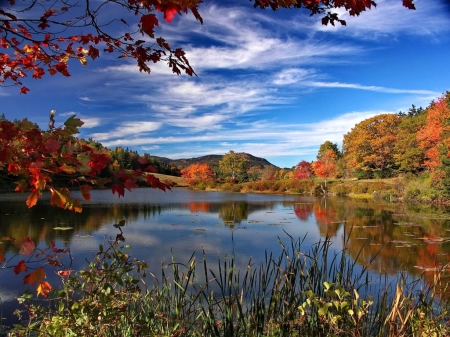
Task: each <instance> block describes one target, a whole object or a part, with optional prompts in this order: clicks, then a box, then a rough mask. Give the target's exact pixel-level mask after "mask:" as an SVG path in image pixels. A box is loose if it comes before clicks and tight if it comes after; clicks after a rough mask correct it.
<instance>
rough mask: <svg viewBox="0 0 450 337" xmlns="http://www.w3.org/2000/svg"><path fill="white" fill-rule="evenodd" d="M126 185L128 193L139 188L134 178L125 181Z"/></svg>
mask: <svg viewBox="0 0 450 337" xmlns="http://www.w3.org/2000/svg"><path fill="white" fill-rule="evenodd" d="M124 185H125V188H126V189H127V190H128V191H131V189H132V188H138V187H139V186H138V185H136V180H134V179H133V178H128V179H127V180H125V183H124Z"/></svg>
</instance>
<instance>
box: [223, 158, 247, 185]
mask: <svg viewBox="0 0 450 337" xmlns="http://www.w3.org/2000/svg"><path fill="white" fill-rule="evenodd" d="M247 165H248V160H247V159H246V158H244V157H243V156H242V155H240V154H238V153H235V152H234V151H230V152H228V153H227V154H225V155H224V156H223V158H222V160H220V161H219V170H220V172H221V173H222V175H223V176H224V177H229V178H230V179H231V180H233V181H234V180H237V181H239V182H242V181H246V180H247V179H248V178H247Z"/></svg>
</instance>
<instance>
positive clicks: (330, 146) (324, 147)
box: [317, 140, 341, 159]
mask: <svg viewBox="0 0 450 337" xmlns="http://www.w3.org/2000/svg"><path fill="white" fill-rule="evenodd" d="M328 150H331V151H333V152H334V154H335V155H336V158H339V157H340V156H341V151H339V147H338V145H337V144H336V143H332V142H330V141H329V140H327V141H325V142H324V143H323V144H321V145H320V147H319V152H318V153H317V159H320V158H322V155H323V154H324V153H325V152H327V151H328Z"/></svg>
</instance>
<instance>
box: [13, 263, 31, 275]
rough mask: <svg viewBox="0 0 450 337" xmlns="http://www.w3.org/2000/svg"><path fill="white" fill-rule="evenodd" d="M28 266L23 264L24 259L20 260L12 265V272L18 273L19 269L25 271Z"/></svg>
mask: <svg viewBox="0 0 450 337" xmlns="http://www.w3.org/2000/svg"><path fill="white" fill-rule="evenodd" d="M27 270H28V268H27V265H26V264H25V260H22V261H20V262H19V263H18V264H17V266H15V267H14V274H16V275H17V274H19V273H20V272H21V271H24V272H27Z"/></svg>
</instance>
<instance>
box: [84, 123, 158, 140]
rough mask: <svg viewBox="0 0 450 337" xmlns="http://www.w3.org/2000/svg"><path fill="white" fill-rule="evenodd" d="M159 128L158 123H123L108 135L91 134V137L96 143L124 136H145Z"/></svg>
mask: <svg viewBox="0 0 450 337" xmlns="http://www.w3.org/2000/svg"><path fill="white" fill-rule="evenodd" d="M160 127H161V123H160V122H142V121H134V122H125V123H123V124H122V125H121V126H119V127H117V128H115V129H114V130H111V131H110V132H108V133H93V134H91V137H92V138H93V139H94V140H97V141H104V140H109V139H114V138H120V137H125V136H136V135H139V134H146V133H149V132H152V131H155V130H158V129H159V128H160Z"/></svg>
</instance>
